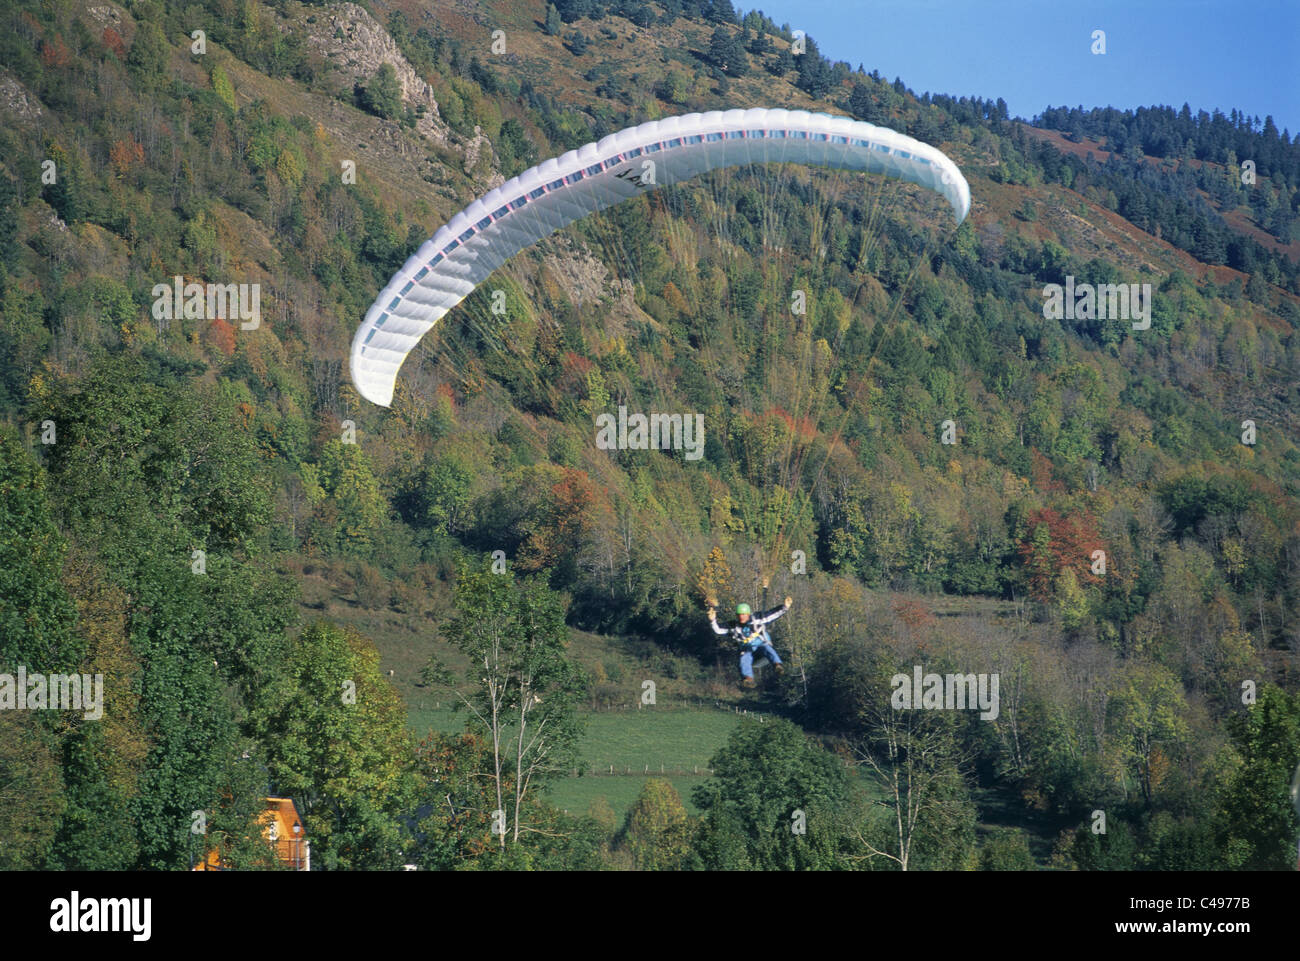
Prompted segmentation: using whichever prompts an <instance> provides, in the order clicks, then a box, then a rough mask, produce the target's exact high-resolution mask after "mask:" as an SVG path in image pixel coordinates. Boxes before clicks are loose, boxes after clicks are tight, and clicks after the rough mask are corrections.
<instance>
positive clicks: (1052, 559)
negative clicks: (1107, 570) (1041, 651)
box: [1020, 507, 1105, 600]
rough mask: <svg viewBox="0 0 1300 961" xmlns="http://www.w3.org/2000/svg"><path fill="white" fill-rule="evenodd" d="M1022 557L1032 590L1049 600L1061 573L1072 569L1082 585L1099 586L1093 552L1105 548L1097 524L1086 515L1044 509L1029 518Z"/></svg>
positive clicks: (1022, 545)
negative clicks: (1094, 569)
mask: <svg viewBox="0 0 1300 961" xmlns="http://www.w3.org/2000/svg"><path fill="white" fill-rule="evenodd" d="M1026 531H1027V533H1026V536H1025V539H1024V540H1023V541H1021V543H1020V556H1021V558H1022V559H1023V560H1024V563H1025V568H1026V570H1027V571H1028V574H1029V590H1030V593H1031V594H1033V596H1034V597H1036V598H1038V599H1040V600H1046V599H1047V598H1049V597H1050V596H1051V594H1052V586H1053V584H1054V583H1055V581H1056V577H1057V575H1058V574H1060V573H1061V571H1063V570H1066V569H1069V570H1071V571H1073V572H1074V573H1075V576H1076V579H1078V580H1079V582H1080V583H1097V582H1098V580H1099V578H1098V577H1097V576H1096V575H1095V574H1093V573H1092V552H1093V551H1097V550H1102V549H1104V546H1105V545H1104V544H1103V543H1102V540H1101V535H1100V534H1098V533H1097V525H1096V521H1095V520H1094V519H1093V518H1092V517H1091V516H1089V515H1087V514H1084V513H1073V514H1071V515H1070V516H1068V517H1066V516H1063V515H1062V514H1061V513H1060V512H1059V511H1057V510H1055V509H1053V508H1051V507H1044V508H1042V509H1041V510H1036V511H1034V512H1033V513H1031V514H1030V515H1029V519H1028V524H1027V525H1026Z"/></svg>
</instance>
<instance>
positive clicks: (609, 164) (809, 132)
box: [351, 109, 970, 407]
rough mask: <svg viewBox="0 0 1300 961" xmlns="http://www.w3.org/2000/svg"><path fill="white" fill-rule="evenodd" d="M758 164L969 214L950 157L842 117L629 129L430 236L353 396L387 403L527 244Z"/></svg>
mask: <svg viewBox="0 0 1300 961" xmlns="http://www.w3.org/2000/svg"><path fill="white" fill-rule="evenodd" d="M757 163H799V164H807V165H810V166H821V167H832V168H837V169H844V170H860V171H864V172H866V173H874V174H884V175H886V176H890V177H896V178H899V179H901V180H905V181H908V182H910V183H914V184H917V185H919V186H922V187H926V188H929V189H931V190H934V191H936V192H938V193H939V194H940V195H942V196H943V197H944V198H945V199H946V200H947V201H948V203H949V204H950V205H951V206H952V209H953V213H954V214H955V215H956V217H957V221H958V223H960V222H961V221H962V220H964V219H965V217H966V215H967V213H968V212H969V211H970V186H969V185H968V184H967V183H966V178H965V177H963V176H962V174H961V171H960V170H959V169H958V168H957V165H956V164H954V163H953V162H952V161H951V160H950V159H949V158H948V157H947V156H945V155H944V154H943V153H941V152H940V151H938V150H936V149H935V148H934V147H931V146H929V145H927V144H923V143H921V142H920V141H917V140H914V139H912V138H911V137H907V136H904V135H903V134H900V133H898V132H897V131H894V130H889V129H887V128H884V127H877V126H875V125H873V124H869V123H864V122H862V121H859V120H852V119H849V118H848V117H832V116H830V115H829V114H815V113H808V112H807V111H790V110H766V109H753V110H728V111H726V112H713V113H705V114H698V113H693V114H688V115H686V116H682V117H671V118H669V119H666V120H654V121H651V122H649V123H643V124H640V125H639V126H636V127H629V128H628V129H626V130H621V131H619V132H618V133H615V134H611V135H610V136H608V137H605V138H604V139H603V140H601V141H600V142H599V143H591V144H587V145H586V146H585V147H581V148H579V149H578V150H571V151H569V152H568V153H566V154H564V155H563V156H561V157H557V158H554V159H551V160H547V161H545V162H543V163H541V164H538V165H537V166H536V167H532V168H530V169H528V170H526V171H524V172H523V173H522V174H520V175H519V176H518V177H515V178H513V179H511V180H508V181H506V182H505V183H504V184H502V185H501V186H500V187H497V188H496V189H495V190H493V191H492V192H490V193H488V194H486V195H485V196H483V197H480V198H479V199H478V200H475V201H474V202H473V203H472V204H470V205H469V206H468V207H466V208H465V209H464V210H462V211H461V212H460V213H458V214H456V216H454V217H453V218H452V219H451V221H450V222H448V223H447V224H446V225H445V226H444V227H442V228H441V229H439V230H438V232H437V233H436V234H434V235H433V237H432V238H431V239H430V240H428V241H426V242H425V243H424V244H423V245H422V246H421V247H420V249H419V250H418V251H416V252H415V254H413V255H412V256H411V258H410V259H409V260H407V262H406V263H405V264H404V265H403V266H402V268H401V270H399V271H398V272H397V274H396V275H395V276H394V277H393V279H392V280H391V281H389V283H388V286H386V287H385V288H384V289H383V291H382V292H381V293H380V295H379V297H378V298H376V300H375V302H374V304H373V305H371V307H370V309H369V310H368V311H367V312H366V317H365V320H364V321H363V322H362V324H361V326H360V328H358V330H357V333H356V336H355V337H354V338H353V341H352V358H351V371H352V380H353V383H355V384H356V387H357V390H358V392H360V394H361V396H362V397H365V398H366V399H367V400H369V401H371V402H373V403H375V404H379V405H381V406H384V407H387V406H389V405H390V404H391V403H392V400H393V389H394V386H395V385H396V382H397V372H398V370H400V369H401V366H402V362H403V361H404V360H405V359H406V355H407V354H409V353H410V352H411V351H412V350H413V349H414V348H415V345H416V344H417V343H419V341H420V338H421V337H423V336H424V335H425V334H426V333H427V332H428V331H429V329H430V328H431V327H433V325H434V324H436V323H437V322H438V320H439V319H441V318H442V316H443V315H444V314H445V313H447V311H449V310H451V308H452V307H454V306H456V304H458V303H460V302H461V301H462V300H464V299H465V297H467V296H468V295H469V294H470V292H471V291H473V290H474V288H475V287H476V286H478V285H479V284H480V283H482V282H483V281H484V280H486V279H487V278H488V277H489V276H491V274H492V272H493V271H495V270H496V269H497V268H499V267H500V266H501V265H502V264H504V263H505V262H506V261H507V260H509V259H510V258H511V257H513V256H514V255H515V254H516V253H518V252H519V251H521V250H523V249H524V248H525V247H528V246H530V245H532V244H534V243H536V242H537V241H539V240H541V239H542V238H543V237H546V236H548V235H550V234H552V233H554V232H555V231H557V230H561V229H562V228H564V227H566V226H568V225H569V224H571V223H573V222H574V221H575V220H580V219H582V218H583V217H586V216H587V215H589V214H593V213H595V212H597V211H600V210H604V209H605V208H607V207H611V206H613V205H614V204H617V203H620V202H621V201H624V200H628V199H631V198H632V197H635V196H636V195H637V194H639V193H642V192H644V191H647V190H653V189H655V188H657V187H662V186H667V185H670V184H675V183H680V182H682V181H685V180H689V179H691V178H692V177H696V176H699V175H700V174H702V173H704V172H706V171H709V170H715V169H718V168H720V167H734V166H741V165H745V164H757Z"/></svg>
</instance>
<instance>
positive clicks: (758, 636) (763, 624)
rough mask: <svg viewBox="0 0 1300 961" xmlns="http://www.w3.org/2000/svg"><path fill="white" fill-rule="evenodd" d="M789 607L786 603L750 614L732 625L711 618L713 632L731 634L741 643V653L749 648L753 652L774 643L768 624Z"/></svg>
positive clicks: (724, 634)
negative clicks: (722, 623)
mask: <svg viewBox="0 0 1300 961" xmlns="http://www.w3.org/2000/svg"><path fill="white" fill-rule="evenodd" d="M787 610H789V608H787V607H786V606H785V605H784V604H781V605H778V606H777V607H774V608H772V609H771V610H770V611H763V612H762V613H761V614H750V615H749V620H748V621H746V622H745V623H744V624H741V623H739V622H737V623H736V624H733V625H731V626H730V627H723V626H722V625H721V624H719V623H718V622H717V621H716V620H710V621H709V623H710V624H711V625H712V626H713V633H715V634H718V635H721V636H726V635H730V636H731V637H732V638H734V639H735V640H736V642H737V643H738V644H739V645H740V651H741V653H744V652H745V650H746V649H748V650H749V651H750V652H751V653H752V652H754V651H756V650H758V649H759V648H760V647H762V646H763V645H765V644H771V643H772V636H771V635H770V634H769V633H768V632H767V625H768V624H770V623H772V622H773V621H775V620H776V619H777V618H778V617H780V616H781V615H782V614H784V613H785V612H786V611H787Z"/></svg>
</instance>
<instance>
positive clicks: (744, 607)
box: [736, 604, 753, 614]
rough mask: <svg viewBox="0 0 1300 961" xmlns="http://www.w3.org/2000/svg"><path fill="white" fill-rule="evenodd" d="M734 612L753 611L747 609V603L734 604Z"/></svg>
mask: <svg viewBox="0 0 1300 961" xmlns="http://www.w3.org/2000/svg"><path fill="white" fill-rule="evenodd" d="M736 613H737V614H751V613H753V612H752V611H750V609H749V605H748V604H737V605H736Z"/></svg>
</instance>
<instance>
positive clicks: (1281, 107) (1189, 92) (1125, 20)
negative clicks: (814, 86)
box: [735, 0, 1300, 137]
mask: <svg viewBox="0 0 1300 961" xmlns="http://www.w3.org/2000/svg"><path fill="white" fill-rule="evenodd" d="M735 6H736V7H737V9H743V10H746V11H748V10H751V9H759V10H762V11H763V12H764V13H766V14H767V15H768V16H769V17H771V18H772V19H773V20H774V21H776V23H777V24H782V23H789V24H790V26H791V28H793V29H802V30H804V31H806V32H807V34H808V35H809V36H811V37H812V38H813V39H814V40H816V41H817V45H818V47H819V48H820V49H821V51H822V53H823V54H824V55H825V56H826V57H829V58H830V59H831V60H846V61H848V62H849V63H850V64H852V66H853V67H854V68H855V69H856V68H857V66H858V63H859V62H861V63H862V64H863V65H864V66H865V67H866V70H867V72H868V73H870V72H871V71H872V70H873V69H878V70H879V71H880V73H881V75H882V76H884V77H886V78H888V79H889V80H891V81H892V80H893V79H894V78H895V77H896V76H901V77H902V78H903V82H904V83H906V84H907V85H908V86H909V87H911V88H912V89H913V90H915V91H916V92H917V93H918V94H920V93H923V92H925V91H926V90H929V91H932V92H935V93H949V94H953V95H955V96H961V95H963V94H965V95H971V96H981V97H987V98H991V99H997V98H998V97H1002V98H1003V99H1004V100H1006V102H1007V106H1008V107H1009V108H1010V111H1011V113H1012V115H1013V116H1014V115H1020V116H1023V117H1026V118H1029V117H1033V116H1034V115H1035V114H1037V113H1038V112H1039V111H1041V110H1042V109H1043V108H1044V107H1046V106H1048V105H1051V106H1062V105H1066V106H1076V105H1078V104H1082V105H1083V106H1084V107H1101V106H1113V107H1118V108H1121V109H1124V108H1132V107H1138V106H1149V105H1151V104H1171V105H1172V106H1173V107H1175V108H1178V107H1181V106H1182V105H1183V103H1184V101H1186V102H1187V103H1189V104H1191V107H1192V111H1193V113H1195V112H1196V111H1197V110H1200V109H1204V110H1211V111H1212V110H1213V109H1214V108H1216V107H1218V108H1219V109H1221V110H1222V111H1223V112H1224V113H1227V112H1228V111H1229V110H1230V109H1231V108H1233V107H1238V108H1240V109H1243V110H1245V111H1246V112H1247V113H1249V114H1250V115H1252V116H1253V115H1258V116H1259V117H1260V119H1261V120H1262V119H1263V118H1264V117H1265V116H1266V115H1268V114H1272V115H1273V120H1274V122H1275V123H1276V124H1277V125H1278V128H1279V129H1281V128H1284V127H1285V128H1288V129H1289V130H1290V132H1291V134H1292V136H1293V137H1294V136H1295V135H1296V134H1297V133H1300V0H1245V2H1243V0H1236V2H1233V0H1227V2H1225V0H1127V2H1124V0H1093V2H1089V3H1078V2H1071V0H754V2H744V0H737V2H736V3H735ZM1098 29H1100V30H1104V31H1106V55H1105V56H1094V55H1093V54H1092V53H1091V52H1090V47H1091V44H1092V40H1091V35H1092V32H1093V30H1098Z"/></svg>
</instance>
